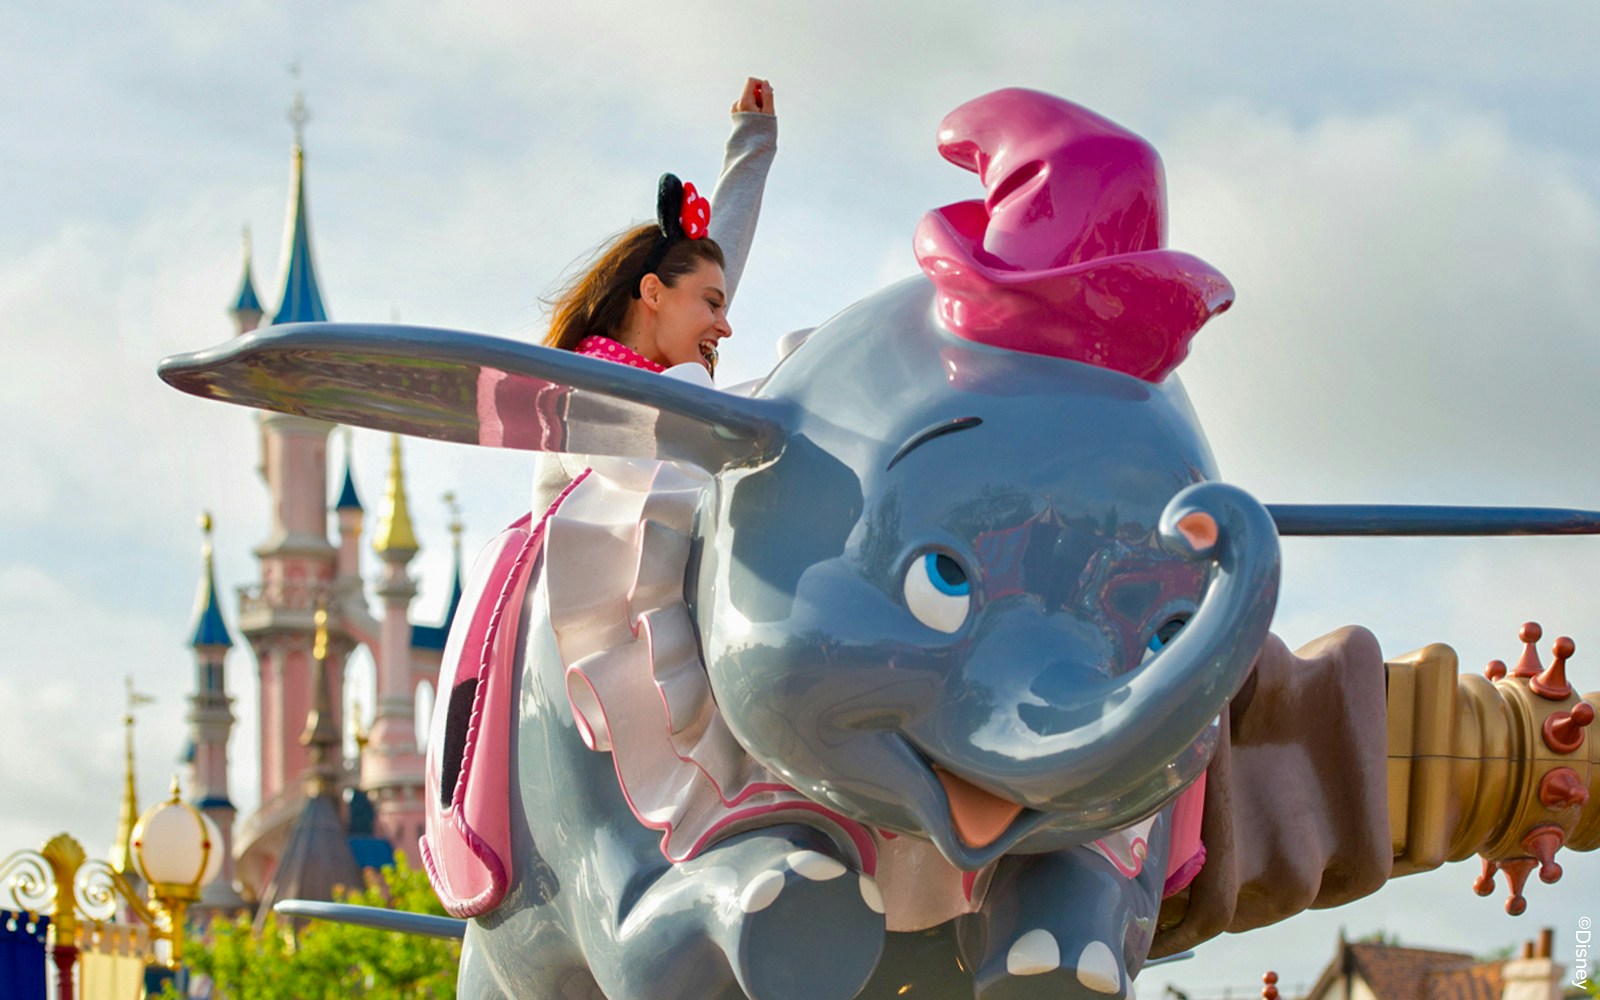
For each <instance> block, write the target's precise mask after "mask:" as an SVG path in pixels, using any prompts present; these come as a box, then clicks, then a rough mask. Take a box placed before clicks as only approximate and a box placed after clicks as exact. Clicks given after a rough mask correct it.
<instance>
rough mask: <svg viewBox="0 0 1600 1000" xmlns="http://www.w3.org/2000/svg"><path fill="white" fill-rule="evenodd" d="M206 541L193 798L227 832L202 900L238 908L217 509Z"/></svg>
mask: <svg viewBox="0 0 1600 1000" xmlns="http://www.w3.org/2000/svg"><path fill="white" fill-rule="evenodd" d="M200 530H201V532H202V533H203V535H204V539H205V540H204V542H203V543H202V544H201V547H200V554H201V558H202V560H203V561H204V564H205V569H204V575H203V576H202V577H201V580H200V593H199V595H198V597H197V598H196V600H195V624H194V634H193V636H192V637H191V638H190V640H189V645H190V647H191V648H192V649H193V650H194V661H195V686H194V693H193V694H192V695H190V696H189V714H188V717H187V721H188V723H189V745H190V754H189V800H190V802H191V803H192V804H193V805H194V807H195V808H196V809H198V810H200V811H201V812H202V813H205V814H206V815H207V816H209V817H211V821H212V822H213V823H215V824H217V829H218V830H219V831H220V832H221V833H222V847H221V849H222V870H221V871H220V872H219V873H218V877H217V878H216V879H215V880H214V881H213V882H212V883H211V884H210V885H208V886H206V888H205V890H204V893H203V895H202V896H201V899H200V905H201V906H203V907H206V908H211V909H236V908H238V907H241V906H243V905H244V900H243V899H242V898H240V896H239V894H238V892H237V891H236V890H235V889H234V887H233V821H234V817H235V816H236V815H237V814H238V810H237V809H235V807H234V804H233V800H232V798H231V797H230V796H229V794H228V736H229V734H230V733H231V732H232V731H233V699H232V698H231V697H229V696H228V688H227V677H226V674H225V673H224V670H223V667H224V660H225V659H226V658H227V655H228V650H230V649H232V648H233V638H232V636H230V635H229V634H228V626H227V623H226V622H224V621H223V620H222V608H221V606H220V605H219V604H218V602H217V578H216V567H215V564H214V560H213V557H212V547H211V515H210V514H209V513H206V514H202V515H200Z"/></svg>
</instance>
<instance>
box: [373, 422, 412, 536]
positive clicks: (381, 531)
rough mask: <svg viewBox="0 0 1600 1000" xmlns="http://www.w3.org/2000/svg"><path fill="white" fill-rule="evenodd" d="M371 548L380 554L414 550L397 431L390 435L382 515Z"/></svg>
mask: <svg viewBox="0 0 1600 1000" xmlns="http://www.w3.org/2000/svg"><path fill="white" fill-rule="evenodd" d="M372 548H373V550H374V551H375V552H377V553H378V554H379V555H381V556H384V557H386V558H387V557H389V556H391V555H394V556H400V557H402V558H409V557H410V556H412V555H415V554H416V551H417V549H418V548H419V546H418V545H417V535H416V532H415V531H413V530H412V528H411V511H410V509H409V507H408V506H407V504H406V483H405V470H404V468H403V467H402V465H401V462H400V435H398V434H393V435H390V444H389V485H388V488H387V490H386V492H385V503H384V510H383V516H382V517H380V518H379V519H378V530H377V532H376V533H375V534H374V535H373V537H372Z"/></svg>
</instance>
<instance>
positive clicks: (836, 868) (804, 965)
mask: <svg viewBox="0 0 1600 1000" xmlns="http://www.w3.org/2000/svg"><path fill="white" fill-rule="evenodd" d="M765 846H767V847H768V848H769V849H770V848H776V847H777V846H778V845H771V844H769V845H765ZM741 860H742V861H745V862H747V863H748V862H749V861H751V860H754V859H753V858H750V857H745V858H742V859H741ZM741 867H743V868H744V871H746V872H753V873H754V874H752V875H750V876H748V877H747V879H746V880H745V882H744V884H743V886H742V888H741V889H740V891H739V895H738V908H739V913H738V915H737V916H736V917H735V919H734V920H733V921H732V922H731V925H730V927H729V931H730V933H729V935H728V937H727V938H726V939H725V945H724V946H725V947H726V949H727V953H728V957H729V960H730V961H731V962H732V964H733V971H734V975H735V976H736V977H737V978H738V980H739V985H740V986H741V987H743V989H744V991H745V992H746V993H747V994H749V995H750V997H751V998H752V1000H830V998H839V1000H846V998H849V997H853V996H855V995H856V994H857V993H858V992H860V990H861V987H862V986H863V985H864V984H865V983H866V981H867V979H868V977H870V976H871V975H872V971H873V969H874V968H876V967H877V964H878V958H879V956H880V955H882V953H883V945H884V935H885V926H884V916H883V899H882V897H881V896H879V894H878V887H877V883H875V882H874V881H873V880H872V879H870V878H868V877H866V876H865V875H862V874H860V873H859V872H856V871H853V870H851V869H850V868H847V867H846V866H845V865H844V864H843V863H841V862H839V861H837V860H835V859H834V858H832V857H830V856H828V855H826V854H822V853H820V852H818V851H815V850H810V849H807V848H794V849H789V850H770V857H768V858H767V859H766V864H765V865H764V866H763V867H760V868H749V867H744V866H741Z"/></svg>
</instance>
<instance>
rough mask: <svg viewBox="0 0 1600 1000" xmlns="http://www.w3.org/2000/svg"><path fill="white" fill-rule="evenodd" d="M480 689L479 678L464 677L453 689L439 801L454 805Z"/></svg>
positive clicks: (445, 728) (448, 709)
mask: <svg viewBox="0 0 1600 1000" xmlns="http://www.w3.org/2000/svg"><path fill="white" fill-rule="evenodd" d="M477 693H478V679H477V678H476V677H474V678H472V679H471V680H465V681H462V682H461V683H460V684H457V685H456V686H455V687H453V688H451V689H450V706H449V708H447V709H446V710H445V711H446V713H447V714H446V715H445V721H444V758H443V760H441V761H440V764H439V772H440V773H439V805H440V807H441V808H444V809H448V808H450V800H451V799H453V798H455V793H456V780H457V779H458V778H459V777H460V776H461V758H462V757H464V756H465V755H466V752H467V725H468V723H470V722H471V721H472V703H473V701H474V696H475V695H477Z"/></svg>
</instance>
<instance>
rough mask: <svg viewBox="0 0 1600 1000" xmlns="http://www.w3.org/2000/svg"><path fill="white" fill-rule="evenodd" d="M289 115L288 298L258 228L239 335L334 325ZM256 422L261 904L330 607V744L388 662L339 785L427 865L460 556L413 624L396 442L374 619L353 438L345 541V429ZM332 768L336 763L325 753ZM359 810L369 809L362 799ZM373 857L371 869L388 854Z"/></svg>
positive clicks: (243, 861)
mask: <svg viewBox="0 0 1600 1000" xmlns="http://www.w3.org/2000/svg"><path fill="white" fill-rule="evenodd" d="M289 118H290V121H291V122H292V123H293V124H294V126H295V140H294V147H293V155H292V165H291V172H290V188H289V205H288V218H287V223H286V226H285V233H284V251H283V262H282V267H281V271H280V273H281V275H282V278H281V281H282V293H281V295H280V297H279V304H278V309H277V311H276V313H275V314H273V315H272V316H271V318H270V320H268V319H267V310H265V309H264V308H263V307H262V304H261V301H260V299H259V297H258V296H257V294H256V287H255V276H254V273H253V267H252V261H251V257H250V245H249V233H248V231H247V232H246V234H245V256H244V275H243V278H242V280H241V282H240V286H239V291H238V294H237V295H236V296H235V300H234V304H233V307H232V309H231V310H230V312H231V313H232V315H233V318H234V323H235V326H236V329H237V331H238V333H239V334H240V335H241V336H242V335H245V334H248V333H251V332H252V331H255V330H256V329H257V328H258V327H259V326H261V325H262V324H263V321H266V322H268V323H270V324H272V325H277V324H283V323H303V322H321V321H324V320H326V319H327V310H326V309H325V308H324V306H323V301H322V290H321V285H320V283H319V281H318V278H317V269H316V266H315V263H314V261H313V259H312V253H311V229H310V216H309V214H308V211H307V198H306V184H305V159H306V157H305V144H304V129H305V125H306V122H307V121H308V120H309V118H310V115H309V113H308V112H307V110H306V108H305V104H304V101H303V100H302V98H301V97H300V96H299V95H298V94H297V95H296V97H295V103H294V107H293V109H292V110H291V112H290V116H289ZM257 419H258V422H259V426H260V430H261V436H260V441H261V463H260V466H259V469H258V471H259V472H260V474H261V476H262V478H263V479H264V480H265V481H266V485H267V490H268V493H269V494H270V497H271V505H272V523H271V529H270V531H269V533H268V535H267V538H266V540H265V541H263V542H262V543H261V544H260V545H259V546H257V548H256V550H255V555H256V558H257V560H258V562H259V564H260V568H261V579H260V581H259V582H258V583H257V584H255V585H253V586H251V587H248V588H245V589H244V590H242V592H241V594H240V601H239V632H240V633H242V634H243V635H244V637H245V638H246V639H247V640H248V641H249V643H250V647H251V649H252V651H253V652H254V654H255V658H256V664H257V682H258V684H259V686H260V707H259V713H260V714H259V731H260V742H259V752H260V767H261V804H260V806H259V807H258V808H257V809H256V810H255V811H254V812H252V813H250V814H249V815H248V816H245V817H244V818H243V820H242V821H241V822H240V823H238V824H237V826H236V827H235V829H234V858H235V863H236V868H235V875H236V878H237V881H238V884H239V886H240V888H241V890H242V891H243V893H244V894H245V896H246V898H250V899H256V898H259V897H260V895H261V893H262V892H263V891H264V889H265V887H266V886H267V885H268V883H269V881H271V880H272V878H273V875H274V873H275V871H276V870H277V868H278V866H279V860H280V859H281V858H282V857H283V856H284V851H285V850H286V848H287V847H288V845H289V840H290V833H291V830H292V828H293V825H294V823H295V820H296V817H297V816H298V815H299V814H300V812H301V811H302V807H303V804H304V802H305V793H304V785H305V781H306V778H307V768H308V767H309V766H310V760H309V755H308V754H309V752H308V749H307V745H306V744H305V743H304V742H303V740H302V739H301V737H302V731H303V729H304V726H305V720H306V718H307V713H308V712H309V711H310V710H311V708H312V707H313V697H312V673H313V648H314V645H315V637H316V631H317V629H316V623H315V620H314V616H315V614H316V611H317V609H318V608H319V607H322V608H325V609H326V610H327V621H326V644H325V647H324V653H323V658H322V668H323V672H324V676H325V681H326V686H327V697H328V699H329V706H330V710H329V712H328V713H327V719H326V720H324V721H323V723H322V725H323V727H324V728H327V727H328V726H333V727H335V729H334V733H335V735H337V736H338V737H339V739H338V741H337V742H336V743H335V744H333V745H335V746H337V745H339V744H342V741H343V736H342V733H341V732H339V727H340V724H341V722H342V720H343V719H344V718H345V714H344V713H345V711H346V705H345V697H344V694H345V666H346V662H347V659H348V657H349V656H350V654H351V653H352V652H354V651H355V650H356V649H357V648H360V647H365V648H366V649H367V650H368V651H369V652H370V653H371V654H372V657H373V659H374V661H375V662H376V664H377V694H378V698H377V701H378V704H377V709H376V717H375V719H374V721H373V724H372V727H371V735H370V738H369V739H368V741H367V745H366V750H365V752H364V753H363V754H362V759H361V764H360V766H359V770H360V773H359V774H357V773H356V770H357V769H356V768H355V767H353V766H351V765H350V764H348V763H345V762H342V761H341V762H339V767H340V770H339V773H340V779H339V781H340V785H341V788H340V790H341V791H353V790H355V789H356V788H359V789H360V790H361V791H364V792H366V793H367V796H366V798H367V799H369V800H370V801H371V802H372V803H373V804H374V806H375V809H376V813H377V824H376V825H377V829H376V831H375V833H376V834H377V835H378V836H379V837H382V838H384V839H387V840H388V842H389V843H390V844H391V845H392V846H393V848H394V849H395V851H396V852H399V853H403V854H405V855H406V856H407V857H408V859H409V860H410V861H411V862H412V863H413V864H416V863H418V862H419V852H418V848H417V838H418V836H419V835H420V831H421V824H422V758H421V755H420V753H419V751H418V749H417V746H416V737H415V735H414V734H415V726H416V709H415V705H416V702H417V696H418V691H419V689H420V688H422V687H424V686H425V685H430V684H431V681H432V678H434V677H436V676H437V675H438V668H439V659H440V656H441V655H442V653H443V650H444V643H445V638H446V635H447V633H448V630H449V626H450V621H451V619H452V618H453V616H454V614H455V609H456V606H457V604H458V603H459V602H460V599H461V579H460V555H459V552H457V554H456V567H455V579H454V581H453V582H454V590H453V592H452V594H451V600H450V603H449V610H448V612H447V613H446V617H445V621H444V622H443V623H442V624H440V625H422V624H417V625H414V624H412V623H411V622H410V620H409V617H408V615H409V610H410V605H411V601H412V599H413V597H414V596H415V595H416V593H417V585H416V583H415V581H413V580H412V579H411V578H410V577H409V576H408V575H407V567H408V565H409V563H410V561H411V559H412V558H413V557H414V556H415V555H416V552H417V548H418V546H417V544H416V537H415V533H414V531H413V530H412V527H411V520H410V512H409V510H408V508H407V506H406V496H405V486H404V482H403V475H402V471H401V468H400V459H399V446H398V443H396V444H395V445H394V446H393V448H392V456H393V461H392V466H393V468H392V471H391V477H390V482H389V492H388V495H387V496H386V497H385V501H384V506H383V508H382V509H381V511H380V517H379V524H378V525H377V528H376V530H375V531H374V538H373V547H374V548H375V549H376V550H377V553H378V555H379V557H380V559H381V561H382V563H383V569H382V575H381V577H380V578H379V579H378V580H377V581H376V593H377V596H378V597H379V598H380V599H381V600H382V601H383V609H382V611H381V614H378V615H375V614H374V613H373V611H372V610H371V609H370V608H369V607H368V604H367V597H366V586H367V583H368V581H366V580H364V579H363V577H362V574H361V555H362V553H361V535H362V530H363V522H364V520H365V512H364V511H363V509H362V506H361V501H360V499H359V497H358V496H357V494H356V488H355V479H354V476H353V470H352V467H351V448H350V440H349V438H348V436H347V437H346V438H345V442H344V444H345V447H344V460H345V462H344V465H345V467H344V476H343V482H342V489H341V490H340V492H339V495H338V498H337V500H336V501H335V503H334V504H333V511H332V513H333V514H334V515H335V518H336V522H337V525H338V535H337V538H338V541H337V544H335V543H334V542H333V541H331V540H330V538H329V485H330V477H329V469H328V438H329V434H330V432H331V431H332V430H333V429H334V425H333V424H330V423H326V422H323V421H318V420H310V419H307V418H304V417H297V416H292V415H290V414H281V413H271V414H268V413H263V414H261V415H259V416H258V418H257ZM218 620H219V621H220V617H219V619H218ZM197 746H198V741H197ZM323 766H324V768H326V767H327V766H328V763H327V761H326V760H325V761H324V762H323ZM362 805H363V808H365V802H363V803H362ZM344 821H346V822H348V818H346V819H345V820H344ZM371 841H372V838H370V837H368V838H366V839H365V841H364V843H366V844H367V846H368V847H370V846H371V843H370V842H371ZM371 853H372V852H371V851H367V852H366V855H370V854H371ZM364 858H365V859H364V860H361V863H362V864H368V863H381V861H382V859H376V860H374V859H372V858H370V857H366V856H365V855H364Z"/></svg>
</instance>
